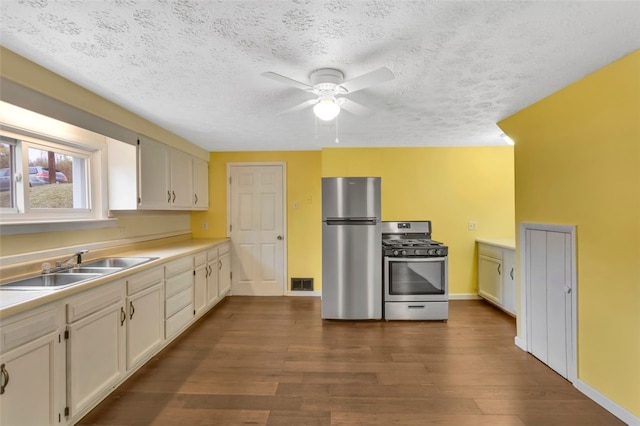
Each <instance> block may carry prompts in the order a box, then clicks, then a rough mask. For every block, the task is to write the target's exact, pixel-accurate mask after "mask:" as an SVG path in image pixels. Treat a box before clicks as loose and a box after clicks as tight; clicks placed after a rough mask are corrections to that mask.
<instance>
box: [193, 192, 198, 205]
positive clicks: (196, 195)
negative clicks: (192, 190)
mask: <svg viewBox="0 0 640 426" xmlns="http://www.w3.org/2000/svg"><path fill="white" fill-rule="evenodd" d="M193 195H195V197H196V202H195V203H193V204H198V194H193Z"/></svg>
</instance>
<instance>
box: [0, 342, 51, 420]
mask: <svg viewBox="0 0 640 426" xmlns="http://www.w3.org/2000/svg"><path fill="white" fill-rule="evenodd" d="M58 338H59V333H58V332H55V333H49V334H48V335H46V336H43V337H41V338H39V339H37V340H35V341H33V342H30V343H28V344H25V345H22V346H20V347H18V348H16V349H14V350H12V351H10V352H8V353H6V354H3V355H2V356H0V364H1V368H0V370H1V371H2V374H1V375H0V385H1V386H2V394H1V395H0V424H3V425H29V426H31V425H52V424H57V423H58V414H61V413H59V412H58V411H59V410H58V409H57V408H56V407H57V405H58V403H57V395H58V394H59V393H60V389H59V388H60V386H59V385H58V384H57V383H56V382H62V377H60V378H58V379H57V380H56V368H59V366H58V365H57V364H58V363H57V358H60V357H61V355H62V354H61V353H60V352H59V349H58V348H59V346H60V345H61V344H60V343H59V341H58Z"/></svg>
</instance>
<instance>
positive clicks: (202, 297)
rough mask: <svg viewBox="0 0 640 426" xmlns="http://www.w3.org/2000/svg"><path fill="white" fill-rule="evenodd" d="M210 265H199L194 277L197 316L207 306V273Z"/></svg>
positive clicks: (195, 311)
mask: <svg viewBox="0 0 640 426" xmlns="http://www.w3.org/2000/svg"><path fill="white" fill-rule="evenodd" d="M208 271H209V266H208V265H206V264H205V265H202V266H198V267H197V268H196V273H195V276H194V278H193V311H194V314H195V315H196V316H198V315H201V314H202V313H203V312H204V311H205V308H206V307H207V273H208Z"/></svg>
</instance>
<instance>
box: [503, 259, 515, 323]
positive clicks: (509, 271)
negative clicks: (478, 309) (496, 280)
mask: <svg viewBox="0 0 640 426" xmlns="http://www.w3.org/2000/svg"><path fill="white" fill-rule="evenodd" d="M502 264H503V265H504V273H503V274H502V286H503V287H502V306H503V307H504V309H506V310H507V311H509V312H511V313H512V314H514V315H515V314H516V259H515V252H514V251H513V250H507V249H504V250H502Z"/></svg>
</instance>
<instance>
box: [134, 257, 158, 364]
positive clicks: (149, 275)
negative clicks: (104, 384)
mask: <svg viewBox="0 0 640 426" xmlns="http://www.w3.org/2000/svg"><path fill="white" fill-rule="evenodd" d="M163 279H164V276H163V270H162V268H155V269H152V270H150V271H146V272H142V273H139V274H136V275H133V276H131V277H129V278H128V279H127V370H130V369H131V368H134V367H135V366H137V365H138V364H141V363H142V362H144V361H146V360H147V359H149V358H150V357H151V355H152V354H153V353H154V352H155V351H156V349H158V348H159V347H160V346H161V345H162V343H163V342H164V327H163V323H164V285H163V283H164V281H163Z"/></svg>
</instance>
